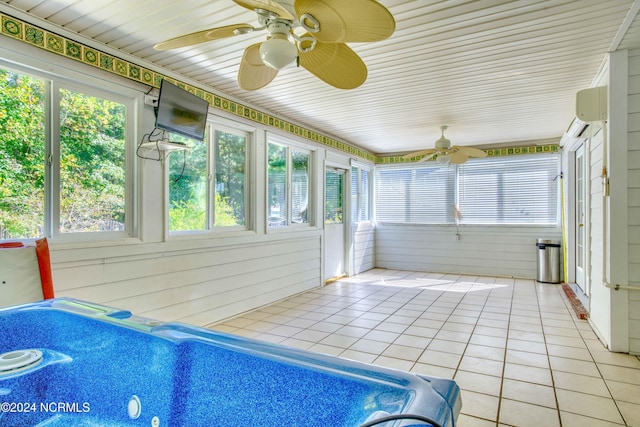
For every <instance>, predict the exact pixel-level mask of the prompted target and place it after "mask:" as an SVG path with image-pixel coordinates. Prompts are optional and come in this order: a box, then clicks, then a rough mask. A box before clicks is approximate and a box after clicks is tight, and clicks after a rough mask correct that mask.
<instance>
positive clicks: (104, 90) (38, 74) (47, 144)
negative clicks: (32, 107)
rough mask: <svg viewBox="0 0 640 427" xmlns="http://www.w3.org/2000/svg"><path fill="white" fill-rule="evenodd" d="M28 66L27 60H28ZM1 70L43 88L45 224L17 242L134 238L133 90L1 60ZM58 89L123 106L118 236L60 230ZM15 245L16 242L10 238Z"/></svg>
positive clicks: (136, 122)
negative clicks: (121, 220) (120, 226)
mask: <svg viewBox="0 0 640 427" xmlns="http://www.w3.org/2000/svg"><path fill="white" fill-rule="evenodd" d="M27 62H28V61H27ZM0 67H2V68H3V69H5V70H8V71H10V72H13V73H16V74H20V75H25V76H29V77H30V78H33V79H38V80H40V81H42V82H43V85H44V91H45V94H44V103H45V106H44V110H45V112H44V114H45V117H44V127H45V130H44V141H43V144H44V153H45V159H44V162H45V164H44V167H45V169H44V176H45V182H44V223H43V224H42V226H43V233H42V234H43V235H42V236H38V237H29V238H19V239H18V240H24V241H30V240H35V239H38V238H41V237H46V238H49V239H52V241H54V242H61V243H62V242H68V243H73V242H88V241H91V242H103V241H104V242H107V241H113V240H122V239H129V238H137V237H138V209H137V206H136V200H137V179H136V170H137V167H136V156H135V148H136V145H137V142H136V141H137V135H138V126H139V118H138V112H139V108H140V107H139V106H140V103H141V102H142V101H141V100H142V96H141V94H140V93H139V92H138V91H134V90H132V89H129V88H126V87H123V86H119V85H117V84H114V83H111V82H107V81H103V80H99V79H96V78H95V77H91V76H86V75H80V76H76V77H78V78H76V79H74V78H73V76H71V75H66V76H64V77H63V76H62V75H61V73H56V72H55V70H47V71H45V70H42V69H38V68H36V67H32V66H30V65H28V64H24V63H16V62H12V61H10V60H7V59H4V58H0ZM60 90H70V91H74V92H78V93H81V94H83V95H87V96H91V97H96V98H102V99H106V100H109V101H111V102H116V103H120V104H123V105H124V106H125V111H126V112H125V120H126V125H125V137H124V138H125V148H124V149H125V153H124V157H125V182H124V193H125V196H124V202H125V206H124V211H125V221H124V230H122V231H99V232H94V231H74V232H61V230H60V206H61V199H60V197H61V191H60V184H61V182H60V161H61V159H60V151H61V150H60V99H61V97H60ZM11 240H15V239H11Z"/></svg>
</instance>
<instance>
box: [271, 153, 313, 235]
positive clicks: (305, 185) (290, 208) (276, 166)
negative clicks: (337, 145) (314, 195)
mask: <svg viewBox="0 0 640 427" xmlns="http://www.w3.org/2000/svg"><path fill="white" fill-rule="evenodd" d="M310 160H311V154H310V152H309V151H306V150H303V149H299V148H297V147H289V146H287V145H283V144H280V143H276V142H269V143H268V147H267V225H268V226H269V227H283V226H287V225H291V224H309V189H310V185H309V176H310V175H309V170H310V168H309V167H310Z"/></svg>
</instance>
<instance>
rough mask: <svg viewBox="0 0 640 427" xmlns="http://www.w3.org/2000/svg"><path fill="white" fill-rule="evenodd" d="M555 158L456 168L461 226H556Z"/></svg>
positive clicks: (488, 162) (500, 160) (506, 159)
mask: <svg viewBox="0 0 640 427" xmlns="http://www.w3.org/2000/svg"><path fill="white" fill-rule="evenodd" d="M557 176H558V156H557V155H548V154H543V155H535V156H521V157H518V156H514V157H494V158H488V159H472V160H469V161H468V162H467V163H464V164H462V165H460V166H458V208H459V210H460V220H459V221H460V223H461V224H557V223H558V182H559V180H558V179H556V177H557Z"/></svg>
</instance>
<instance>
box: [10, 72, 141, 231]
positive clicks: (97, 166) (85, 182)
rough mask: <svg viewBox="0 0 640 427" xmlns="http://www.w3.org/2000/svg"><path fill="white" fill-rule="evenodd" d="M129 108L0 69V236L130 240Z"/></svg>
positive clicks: (128, 103)
mask: <svg viewBox="0 0 640 427" xmlns="http://www.w3.org/2000/svg"><path fill="white" fill-rule="evenodd" d="M132 104H133V101H132V100H131V99H127V98H125V97H121V96H117V95H114V94H112V93H108V92H104V91H99V90H95V89H93V88H91V87H83V86H79V85H75V84H74V85H73V86H72V85H70V84H68V83H67V82H65V81H61V80H57V79H54V78H47V77H46V76H42V77H35V76H31V75H27V74H26V73H25V74H21V73H17V72H13V71H10V70H8V69H3V68H0V184H1V190H0V194H1V197H0V238H2V239H16V238H37V237H42V236H48V237H61V236H63V235H78V234H84V235H93V236H97V235H98V234H100V235H105V236H106V235H112V236H115V235H131V233H132V230H131V228H132V220H131V217H132V215H131V213H130V212H129V209H130V206H131V203H130V202H129V200H130V199H131V194H130V191H128V190H127V188H132V187H133V186H132V185H130V186H127V181H128V179H129V176H131V173H130V172H129V167H128V162H127V157H128V155H127V143H126V140H127V135H128V134H129V133H130V132H132V131H131V129H132V128H133V122H134V120H133V119H132V118H131V114H132V113H131V111H132V110H133V108H132ZM46 117H53V120H47V119H46ZM49 135H50V136H51V137H50V138H49V137H48V136H49ZM48 168H50V173H49V170H48Z"/></svg>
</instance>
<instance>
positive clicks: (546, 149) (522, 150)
mask: <svg viewBox="0 0 640 427" xmlns="http://www.w3.org/2000/svg"><path fill="white" fill-rule="evenodd" d="M483 151H484V152H485V153H487V156H488V157H498V156H515V155H521V154H540V153H545V154H554V153H558V152H559V151H560V146H559V145H558V144H547V145H532V146H529V147H512V148H494V149H489V150H483ZM436 157H437V156H435V157H434V158H433V159H431V160H435V158H436ZM418 159H419V157H416V158H413V159H409V160H405V159H404V158H403V157H402V156H388V157H382V156H381V157H377V158H376V163H377V164H391V163H407V162H412V161H415V160H418Z"/></svg>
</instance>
